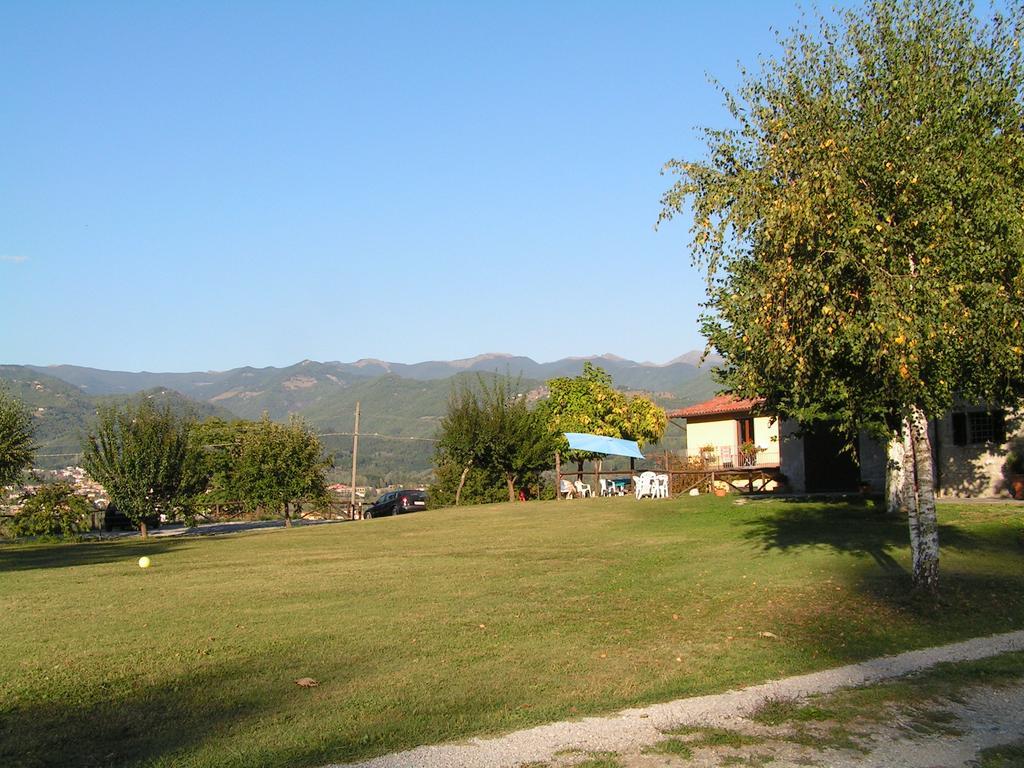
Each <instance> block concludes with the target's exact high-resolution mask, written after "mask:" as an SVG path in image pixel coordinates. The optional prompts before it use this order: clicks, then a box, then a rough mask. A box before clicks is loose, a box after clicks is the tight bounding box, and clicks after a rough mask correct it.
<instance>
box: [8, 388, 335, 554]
mask: <svg viewBox="0 0 1024 768" xmlns="http://www.w3.org/2000/svg"><path fill="white" fill-rule="evenodd" d="M34 450H35V447H34V444H33V439H32V423H31V417H30V415H29V413H28V412H27V410H26V409H25V408H24V406H23V405H22V404H21V403H19V402H18V401H17V400H16V399H14V398H13V397H11V396H10V395H8V394H6V393H4V392H2V391H0V485H6V484H8V483H12V482H14V481H16V480H17V479H18V477H19V476H20V474H21V472H22V471H23V470H24V469H26V468H27V467H29V466H30V465H31V463H32V457H33V454H34ZM82 463H83V466H84V467H85V469H86V471H87V472H88V473H89V475H90V476H91V477H92V478H93V479H94V480H96V482H98V483H99V484H100V485H102V486H103V488H104V490H105V491H106V492H107V495H108V496H109V497H110V502H111V503H112V504H113V505H114V506H115V507H116V508H117V509H118V510H120V511H121V512H122V513H124V514H125V515H126V516H127V517H128V518H130V519H131V520H132V521H133V522H135V523H136V524H137V525H138V526H139V528H140V530H141V531H142V535H143V536H144V537H145V536H146V534H147V524H146V521H147V520H148V519H152V518H153V517H155V516H157V515H161V514H166V515H168V516H172V517H174V516H179V517H183V518H186V519H193V518H194V517H195V514H196V512H197V510H198V509H199V508H202V507H210V506H213V505H233V506H236V507H240V508H242V509H245V510H247V511H257V510H261V511H265V512H272V513H275V514H282V515H283V516H284V519H285V524H286V525H288V526H290V525H291V521H292V513H293V512H295V511H301V504H302V503H303V502H304V501H323V500H324V499H325V498H326V496H327V487H326V470H327V469H328V467H329V466H330V462H329V460H326V459H325V458H324V457H323V450H322V447H321V445H320V441H319V439H318V438H317V437H316V435H315V434H314V433H313V432H312V430H311V429H310V428H309V426H308V425H307V424H306V423H305V422H304V421H302V420H301V419H300V418H298V417H293V418H292V419H291V420H290V421H289V422H288V423H287V424H279V423H276V422H273V421H271V420H270V419H269V418H268V417H267V416H266V415H264V417H263V418H262V419H260V420H259V421H233V422H227V421H223V420H220V419H211V420H208V421H205V422H202V423H198V422H197V421H195V419H193V418H192V417H191V416H190V415H188V414H181V413H179V412H177V411H175V410H174V409H173V408H171V407H170V406H169V405H163V406H159V405H157V404H155V403H154V402H153V401H152V400H151V399H149V398H141V399H139V400H136V401H133V402H129V403H127V404H125V405H121V406H109V407H104V408H101V409H100V411H99V413H98V418H97V422H96V427H95V429H94V430H93V431H92V432H91V433H90V434H89V435H88V436H87V437H86V438H85V440H84V444H83V459H82ZM83 503H84V502H83V501H82V500H81V499H79V498H78V497H75V496H74V495H73V494H72V493H71V491H70V489H69V488H67V487H47V486H44V487H43V489H42V490H41V491H40V492H39V493H37V494H36V495H35V496H34V497H33V498H30V499H29V500H28V501H27V502H26V504H25V506H24V509H23V514H22V515H19V520H20V523H19V525H20V526H21V527H20V528H18V529H17V532H20V533H26V534H28V533H68V532H70V531H71V530H72V529H73V527H74V526H75V525H76V524H77V523H76V521H77V522H80V518H82V517H83V515H84V513H85V511H86V510H85V509H84V508H83V507H82V504H83Z"/></svg>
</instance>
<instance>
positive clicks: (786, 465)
mask: <svg viewBox="0 0 1024 768" xmlns="http://www.w3.org/2000/svg"><path fill="white" fill-rule="evenodd" d="M778 424H779V471H781V472H782V474H784V475H785V476H786V479H787V481H788V488H789V491H790V492H791V493H806V492H807V475H806V474H805V472H804V439H803V438H802V437H801V436H800V435H798V434H797V430H798V429H799V424H797V422H795V421H793V420H791V419H779V421H778Z"/></svg>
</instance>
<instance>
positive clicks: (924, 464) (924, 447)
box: [907, 406, 939, 595]
mask: <svg viewBox="0 0 1024 768" xmlns="http://www.w3.org/2000/svg"><path fill="white" fill-rule="evenodd" d="M909 421H910V430H909V435H910V445H911V449H912V450H911V452H910V453H911V455H912V457H913V460H912V466H913V480H914V488H915V493H914V495H913V500H912V503H911V505H910V510H909V513H908V515H907V520H908V523H909V525H910V552H911V556H912V557H913V562H914V588H915V589H917V590H920V591H923V592H927V593H928V594H930V595H936V594H938V591H939V524H938V520H937V518H936V516H935V482H934V461H933V459H932V446H931V440H930V439H929V437H928V419H927V418H925V415H924V411H922V410H921V409H920V408H919V407H918V406H914V407H913V408H912V409H911V413H910V418H909Z"/></svg>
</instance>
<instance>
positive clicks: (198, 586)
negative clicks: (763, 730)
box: [0, 497, 1024, 766]
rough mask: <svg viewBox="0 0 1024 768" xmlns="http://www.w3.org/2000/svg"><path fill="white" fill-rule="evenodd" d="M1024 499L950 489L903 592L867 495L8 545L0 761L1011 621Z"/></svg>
mask: <svg viewBox="0 0 1024 768" xmlns="http://www.w3.org/2000/svg"><path fill="white" fill-rule="evenodd" d="M1018 509H1019V506H1018V507H1012V506H1007V507H1005V508H1004V507H1001V506H992V507H990V508H989V509H988V510H987V513H986V514H980V513H979V512H978V511H977V510H976V509H971V510H960V509H958V508H955V507H943V508H941V509H940V515H941V517H942V524H943V527H942V533H941V535H942V537H943V543H944V545H945V549H944V551H943V578H944V598H943V603H942V604H941V605H940V606H934V605H930V604H921V603H917V602H916V601H914V600H913V599H910V598H908V587H909V577H908V576H907V569H908V559H909V553H908V549H907V544H906V527H905V524H904V523H902V522H900V521H893V520H890V519H888V518H885V517H884V516H881V515H879V514H878V513H877V512H876V511H875V509H874V508H873V507H871V506H870V505H868V506H862V505H856V504H853V505H851V504H823V503H806V504H796V503H784V502H759V503H757V504H749V505H745V506H735V505H734V504H732V500H731V499H729V498H726V499H717V498H707V497H700V498H696V499H693V498H689V497H687V498H685V499H679V500H670V501H657V502H654V501H649V500H645V501H642V502H637V501H636V500H633V499H629V498H613V499H585V500H579V501H571V502H562V503H558V502H536V503H529V504H517V505H508V504H503V505H490V506H485V507H478V508H474V509H463V510H437V511H431V512H427V513H422V514H418V515H408V516H402V517H398V518H393V519H384V520H374V521H365V522H361V523H346V524H340V525H333V526H321V527H314V528H306V529H303V528H296V529H293V530H290V531H280V532H274V533H255V534H239V535H234V536H225V537H209V538H203V539H192V540H189V541H173V540H167V539H163V540H156V541H153V542H149V543H142V542H139V541H137V540H133V541H129V542H104V543H89V544H69V545H48V546H25V547H20V546H18V547H3V548H2V549H0V607H2V610H3V615H4V617H5V623H4V627H3V629H2V630H0V632H2V640H3V645H4V653H3V654H2V655H0V764H2V765H5V766H7V765H9V766H44V765H70V766H75V765H82V766H84V765H149V766H171V765H174V766H179V765H180V766H248V765H265V766H312V765H323V764H326V763H330V762H342V761H350V760H355V759H359V758H365V757H369V756H371V755H375V754H380V753H384V752H389V751H393V750H397V749H403V748H408V747H411V746H415V745H418V744H422V743H433V742H439V741H444V740H450V739H459V738H464V737H466V736H468V735H474V734H484V733H495V732H500V731H507V730H511V729H515V728H520V727H524V726H528V725H533V724H537V723H541V722H547V721H552V720H559V719H564V718H568V717H575V716H580V715H586V714H595V713H600V712H607V711H612V710H614V709H618V708H621V707H625V706H635V705H639V704H644V703H650V702H654V701H661V700H667V699H671V698H676V697H679V696H685V695H693V694H700V693H708V692H713V691H720V690H724V689H726V688H729V687H733V686H737V685H743V684H748V683H754V682H760V681H763V680H765V679H769V678H775V677H780V676H784V675H788V674H796V673H801V672H806V671H810V670H814V669H822V668H825V667H829V666H834V665H837V664H844V663H848V662H851V661H855V660H862V659H865V658H869V657H873V656H877V655H881V654H886V653H893V652H898V651H901V650H906V649H908V648H914V647H922V646H927V645H933V644H938V643H943V642H948V641H952V640H957V639H962V638H964V637H969V636H975V635H980V634H988V633H991V632H999V631H1006V630H1010V629H1018V628H1021V627H1024V589H1022V588H1024V567H1022V565H1024V557H1022V552H1024V550H1022V549H1021V547H1020V544H1019V541H1018V533H1019V530H1020V516H1019V513H1018V512H1017V510H1018ZM142 554H146V555H149V556H150V557H151V558H152V559H153V562H154V566H153V567H152V568H150V569H148V570H145V571H144V570H141V569H139V568H138V567H137V566H136V565H135V561H136V560H137V559H138V557H139V556H141V555H142ZM761 632H770V633H771V635H773V637H765V636H763V635H761V634H760V633H761ZM301 677H312V678H314V679H316V680H317V681H319V686H318V687H315V688H302V687H299V686H297V685H295V682H294V681H295V680H296V679H298V678H301ZM596 759H603V758H596Z"/></svg>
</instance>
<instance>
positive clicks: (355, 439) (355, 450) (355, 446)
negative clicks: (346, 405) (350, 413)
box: [349, 400, 359, 520]
mask: <svg viewBox="0 0 1024 768" xmlns="http://www.w3.org/2000/svg"><path fill="white" fill-rule="evenodd" d="M358 457H359V401H358V400H356V428H355V429H353V430H352V499H351V501H350V502H349V506H350V507H351V510H352V511H351V513H350V514H351V515H352V519H353V520H355V517H356V459H357V458H358Z"/></svg>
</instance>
